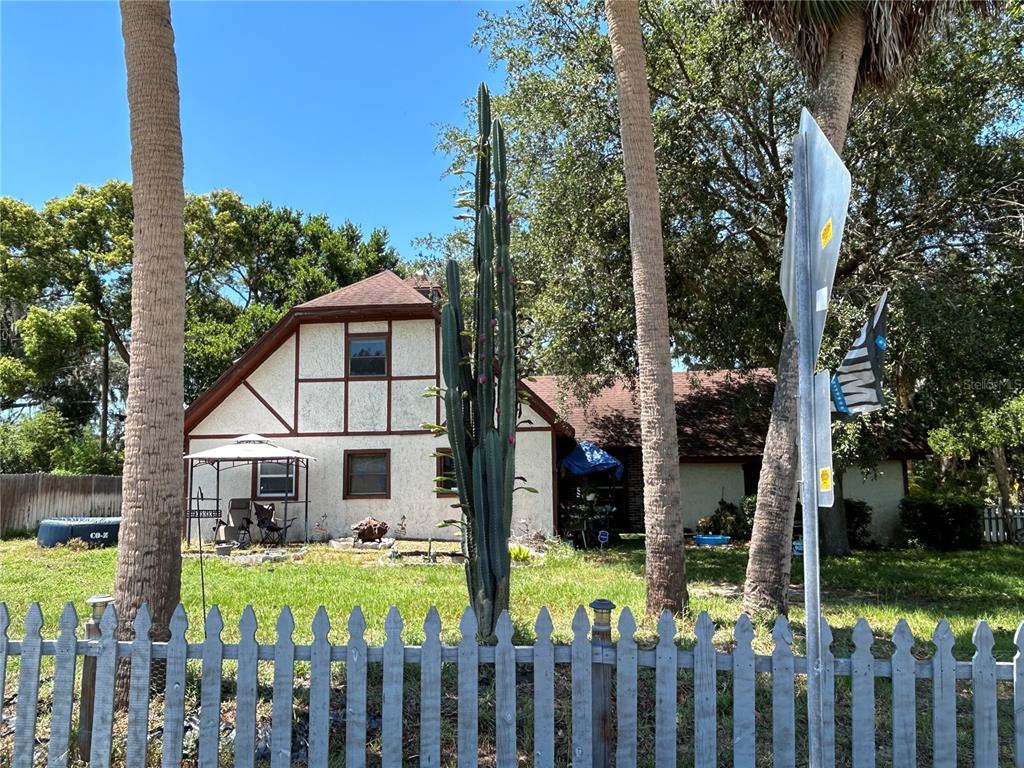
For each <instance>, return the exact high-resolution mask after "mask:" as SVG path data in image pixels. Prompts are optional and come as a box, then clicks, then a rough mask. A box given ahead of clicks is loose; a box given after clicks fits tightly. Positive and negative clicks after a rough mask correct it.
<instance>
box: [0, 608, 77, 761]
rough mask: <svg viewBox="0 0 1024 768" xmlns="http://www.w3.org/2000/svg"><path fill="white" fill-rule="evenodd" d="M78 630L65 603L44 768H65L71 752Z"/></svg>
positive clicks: (55, 668) (71, 611) (73, 611)
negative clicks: (48, 741)
mask: <svg viewBox="0 0 1024 768" xmlns="http://www.w3.org/2000/svg"><path fill="white" fill-rule="evenodd" d="M77 629H78V613H77V612H76V611H75V606H74V604H73V603H68V604H67V605H65V606H64V612H63V613H62V614H61V616H60V637H59V638H58V640H57V647H56V648H55V651H54V665H53V666H54V669H53V708H52V709H51V711H50V743H49V744H48V745H47V750H46V752H47V759H46V765H47V768H64V767H65V766H67V764H68V757H69V755H70V753H71V714H72V713H71V710H72V707H73V705H74V700H75V668H76V666H77V662H78V636H77V633H76V630H77ZM0 695H2V694H0Z"/></svg>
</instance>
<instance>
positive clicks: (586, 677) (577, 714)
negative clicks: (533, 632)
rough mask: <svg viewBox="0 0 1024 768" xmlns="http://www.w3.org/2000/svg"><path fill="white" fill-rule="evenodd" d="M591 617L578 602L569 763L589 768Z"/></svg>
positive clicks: (591, 750)
mask: <svg viewBox="0 0 1024 768" xmlns="http://www.w3.org/2000/svg"><path fill="white" fill-rule="evenodd" d="M589 634H590V620H589V619H588V618H587V611H586V609H585V608H584V607H583V606H582V605H581V606H579V607H578V608H577V609H576V615H575V616H573V619H572V766H573V768H590V766H592V765H593V763H594V742H593V730H592V728H593V721H592V719H591V718H592V717H593V712H592V708H593V679H592V677H591V674H592V672H593V666H592V659H591V654H590V637H589Z"/></svg>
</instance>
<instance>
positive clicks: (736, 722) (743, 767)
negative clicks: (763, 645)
mask: <svg viewBox="0 0 1024 768" xmlns="http://www.w3.org/2000/svg"><path fill="white" fill-rule="evenodd" d="M733 637H734V638H735V639H736V647H735V649H734V650H733V652H732V763H733V765H734V766H735V768H754V755H755V748H756V742H755V739H756V735H755V730H756V729H755V726H754V723H755V720H754V697H755V678H754V663H755V662H754V648H753V643H754V625H753V624H751V623H750V617H749V616H747V614H745V613H741V614H740V618H739V620H738V621H737V622H736V627H735V628H734V630H733Z"/></svg>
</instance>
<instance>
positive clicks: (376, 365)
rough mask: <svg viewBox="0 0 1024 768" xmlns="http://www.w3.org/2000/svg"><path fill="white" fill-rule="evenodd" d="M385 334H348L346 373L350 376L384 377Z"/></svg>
mask: <svg viewBox="0 0 1024 768" xmlns="http://www.w3.org/2000/svg"><path fill="white" fill-rule="evenodd" d="M388 351H389V350H388V337H387V336H386V335H383V334H382V335H379V336H378V335H367V336H355V335H353V336H349V337H348V350H347V352H346V357H347V359H348V375H349V376H350V377H352V378H354V379H355V378H384V377H385V376H387V375H388Z"/></svg>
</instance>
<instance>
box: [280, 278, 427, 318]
mask: <svg viewBox="0 0 1024 768" xmlns="http://www.w3.org/2000/svg"><path fill="white" fill-rule="evenodd" d="M402 304H426V305H428V306H429V305H430V299H428V298H427V297H426V296H424V295H423V294H421V293H420V292H419V291H417V290H416V289H415V288H414V287H413V286H411V285H410V284H409V283H407V282H406V281H405V280H403V279H402V278H400V277H399V276H398V275H396V274H395V273H394V272H392V271H391V270H390V269H386V270H384V271H383V272H378V273H377V274H376V275H373V276H372V277H368V278H366V279H365V280H360V281H359V282H358V283H352V285H346V286H345V287H344V288H339V289H338V290H336V291H333V292H331V293H328V294H327V295H325V296H321V297H319V298H317V299H313V300H312V301H307V302H306V303H305V304H299V306H298V309H327V308H330V307H373V306H398V305H402Z"/></svg>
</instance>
